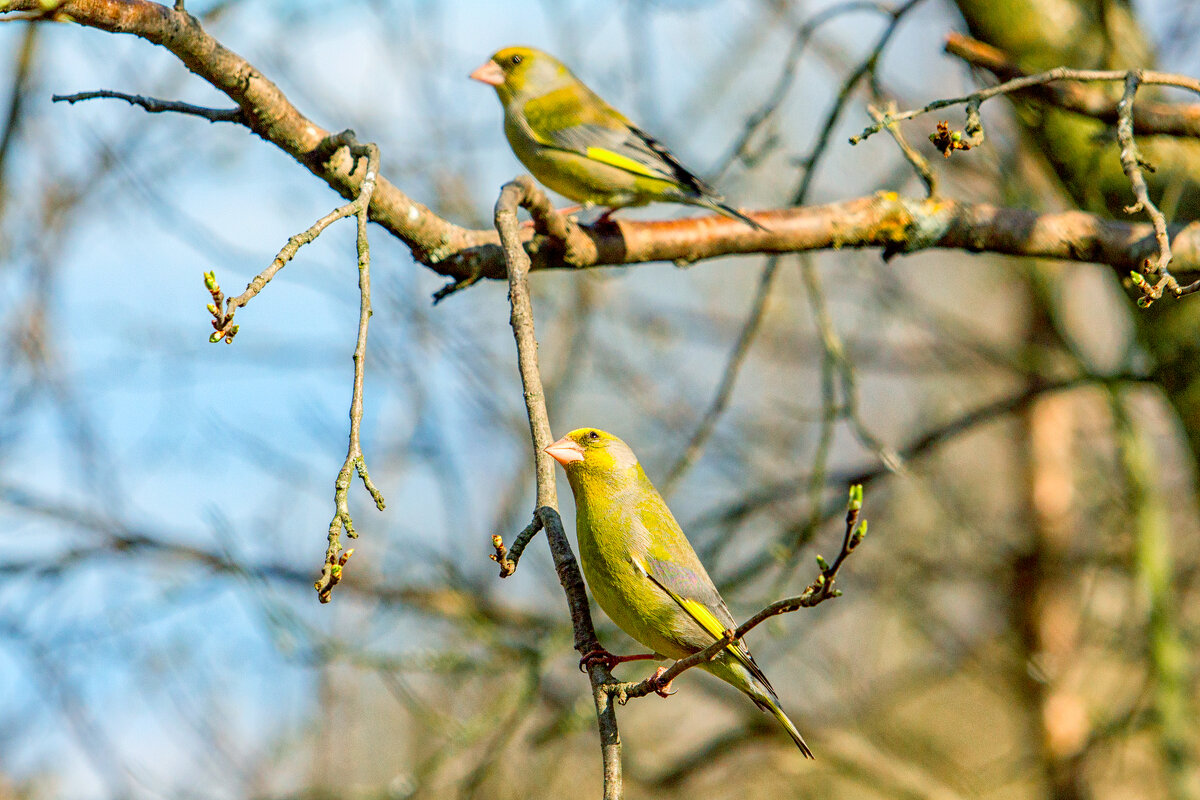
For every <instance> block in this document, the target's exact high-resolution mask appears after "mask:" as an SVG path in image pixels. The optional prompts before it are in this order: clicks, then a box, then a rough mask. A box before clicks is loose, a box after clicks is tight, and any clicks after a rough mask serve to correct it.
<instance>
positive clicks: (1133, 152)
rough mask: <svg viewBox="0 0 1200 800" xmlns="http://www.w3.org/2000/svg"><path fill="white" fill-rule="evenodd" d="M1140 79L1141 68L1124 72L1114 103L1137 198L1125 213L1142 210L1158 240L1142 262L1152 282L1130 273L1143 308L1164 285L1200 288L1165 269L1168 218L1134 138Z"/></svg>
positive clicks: (1124, 164)
mask: <svg viewBox="0 0 1200 800" xmlns="http://www.w3.org/2000/svg"><path fill="white" fill-rule="evenodd" d="M1141 83H1142V71H1141V70H1136V69H1135V70H1130V71H1129V73H1128V74H1127V75H1126V76H1125V91H1124V92H1122V94H1121V100H1120V102H1118V103H1117V141H1118V142H1119V143H1120V145H1121V169H1122V170H1124V172H1125V177H1127V178H1129V183H1130V185H1132V186H1133V195H1134V197H1136V198H1137V202H1135V203H1134V204H1133V205H1131V206H1126V207H1125V213H1126V214H1136V213H1137V212H1138V211H1143V210H1144V211H1145V212H1146V214H1147V215H1148V216H1149V217H1150V221H1151V222H1152V223H1153V224H1154V240H1155V242H1157V243H1158V258H1156V259H1153V260H1152V259H1149V258H1147V259H1146V260H1145V262H1144V263H1143V265H1142V273H1143V274H1144V275H1145V276H1146V277H1147V278H1150V279H1151V280H1154V283H1153V284H1150V283H1148V282H1147V281H1146V279H1145V278H1143V277H1142V275H1141V274H1138V273H1137V272H1134V273H1131V274H1132V276H1133V282H1134V285H1136V286H1137V287H1138V288H1139V289H1140V290H1141V291H1142V296H1141V297H1139V298H1138V305H1139V306H1141V307H1143V308H1146V307H1148V306H1149V305H1150V304H1151V303H1153V302H1154V301H1155V300H1157V299H1159V298H1160V297H1162V295H1163V290H1164V289H1165V290H1167V291H1170V292H1171V293H1172V294H1174V295H1175V296H1176V297H1179V296H1181V295H1184V294H1190V293H1191V292H1194V291H1196V290H1197V289H1200V281H1196V283H1194V284H1192V285H1191V286H1190V287H1183V286H1180V285H1179V282H1178V281H1176V280H1175V276H1174V275H1172V274H1171V272H1170V270H1169V269H1168V267H1169V266H1170V263H1171V241H1170V239H1169V238H1168V236H1167V218H1166V217H1164V216H1163V213H1162V212H1161V211H1159V210H1158V206H1156V205H1155V204H1154V201H1153V200H1151V199H1150V189H1149V187H1148V186H1146V176H1145V175H1143V174H1142V168H1143V167H1146V168H1149V169H1153V168H1152V167H1149V165H1148V164H1146V162H1145V160H1144V159H1143V158H1142V154H1141V153H1140V152H1139V151H1138V147H1137V143H1136V142H1135V141H1134V139H1133V99H1134V97H1135V96H1136V95H1137V90H1138V86H1140V85H1141ZM1155 279H1157V280H1155Z"/></svg>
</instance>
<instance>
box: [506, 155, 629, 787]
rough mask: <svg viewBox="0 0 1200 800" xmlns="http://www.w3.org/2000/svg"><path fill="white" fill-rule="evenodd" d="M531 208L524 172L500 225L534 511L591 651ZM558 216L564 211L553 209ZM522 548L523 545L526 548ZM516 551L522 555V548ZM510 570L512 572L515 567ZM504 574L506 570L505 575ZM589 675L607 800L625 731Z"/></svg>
mask: <svg viewBox="0 0 1200 800" xmlns="http://www.w3.org/2000/svg"><path fill="white" fill-rule="evenodd" d="M518 205H521V206H524V207H525V208H527V209H529V210H530V211H531V212H533V213H534V214H535V215H538V216H541V215H545V214H552V213H553V211H552V209H551V207H550V202H549V200H548V199H547V198H546V196H545V193H543V192H542V191H541V190H540V189H538V188H537V186H536V185H535V184H534V183H533V179H532V178H530V177H529V176H527V175H522V176H520V177H518V178H516V179H515V180H513V181H510V182H509V183H506V184H505V185H504V187H503V188H502V189H501V190H500V197H499V199H498V200H497V201H496V230H497V231H498V232H499V234H500V241H501V243H502V245H503V247H504V256H505V260H506V261H507V264H508V297H509V302H510V303H511V305H512V315H511V317H510V320H509V322H510V324H511V325H512V329H513V337H514V338H515V339H516V342H517V366H518V369H519V370H520V373H521V385H522V386H523V387H524V390H525V391H524V394H525V409H526V411H527V413H528V415H529V432H530V435H531V437H532V439H533V456H534V462H535V465H536V473H537V509H536V510H535V511H534V517H535V519H536V520H538V521H539V522H540V527H543V528H545V529H546V539H547V542H548V543H549V545H550V552H551V554H552V555H553V557H554V567H555V570H556V571H557V572H558V580H559V583H561V584H562V587H563V591H564V592H566V595H567V605H568V606H569V608H570V612H571V624H572V627H573V628H574V631H575V649H576V650H577V651H579V654H580V655H581V656H582V655H586V654H587V653H590V652H592V651H594V650H596V649H597V648H599V646H600V642H599V640H598V639H597V638H596V630H595V627H594V626H593V625H592V616H591V612H590V610H589V609H588V599H587V590H586V589H585V588H584V583H583V574H582V573H580V571H579V565H578V564H577V563H576V561H575V554H574V553H573V552H572V551H571V544H570V542H568V541H567V534H566V531H564V530H563V525H562V519H561V518H560V517H559V515H558V492H557V489H556V488H555V481H554V462H553V460H552V459H551V458H550V456H549V455H547V454H546V452H545V448H546V447H548V446H549V445H550V442H551V440H552V437H551V434H550V417H549V415H548V414H547V412H546V398H545V393H544V390H543V388H542V378H541V374H540V370H539V367H538V359H537V350H538V344H537V338H536V337H535V334H534V327H533V305H532V303H531V302H530V300H529V281H528V275H529V267H530V264H529V256H528V255H527V254H526V253H525V250H524V248H523V247H522V246H521V241H520V239H519V238H518V235H517V206H518ZM554 216H559V215H554ZM537 527H539V526H538V525H537V524H536V523H535V524H534V525H531V526H530V527H529V528H526V531H525V532H523V533H522V538H524V540H525V541H528V540H529V538H532V536H533V535H534V534H535V533H536V532H537ZM493 545H494V546H495V548H496V550H497V555H499V559H498V560H499V561H500V562H501V565H502V567H503V566H505V565H506V564H511V565H512V569H513V570H515V569H516V563H515V559H513V560H511V561H509V560H507V559H506V558H505V556H504V553H503V541H502V540H501V539H500V537H498V536H497V537H493ZM522 549H523V548H522ZM516 555H517V556H519V555H520V552H519V551H518V552H517V554H516ZM508 574H510V575H511V574H512V572H511V570H510V571H509V572H508ZM503 575H504V571H503V570H502V572H501V576H503ZM588 678H589V679H590V680H591V684H592V697H593V700H594V701H595V704H596V721H597V724H598V725H599V728H600V750H601V755H602V758H603V761H604V797H605V800H619V798H620V797H621V796H622V794H623V791H624V790H623V786H622V780H621V737H620V734H619V733H618V731H617V716H616V712H615V711H614V710H613V705H612V698H611V697H610V696H609V694H608V693H607V692H605V691H604V690H603V688H602V687H603V685H604V684H607V683H609V682H610V681H611V680H612V675H610V674H609V671H608V669H607V668H606V667H605V666H604V665H602V664H600V663H596V662H591V663H590V665H589V667H588Z"/></svg>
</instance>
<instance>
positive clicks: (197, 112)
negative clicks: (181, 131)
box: [50, 89, 246, 125]
mask: <svg viewBox="0 0 1200 800" xmlns="http://www.w3.org/2000/svg"><path fill="white" fill-rule="evenodd" d="M97 98H111V99H113V100H124V101H126V102H127V103H129V105H131V106H141V107H142V108H143V109H145V110H146V111H147V112H149V113H151V114H163V113H166V112H172V113H175V114H188V115H190V116H193V117H200V118H202V119H206V120H208V121H209V122H235V123H238V124H239V125H244V124H245V123H246V116H245V114H243V113H242V110H241V109H240V108H207V107H205V106H194V105H192V104H191V103H180V102H178V101H175V100H160V99H158V98H157V97H143V96H142V95H140V94H125V93H124V92H112V91H109V90H108V89H98V90H96V91H94V92H78V93H76V94H56V95H52V96H51V97H50V100H51V101H52V102H55V103H70V104H71V105H75V104H76V103H78V102H80V101H81V100H95V99H97Z"/></svg>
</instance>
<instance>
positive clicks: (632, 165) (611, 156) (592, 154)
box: [587, 147, 664, 180]
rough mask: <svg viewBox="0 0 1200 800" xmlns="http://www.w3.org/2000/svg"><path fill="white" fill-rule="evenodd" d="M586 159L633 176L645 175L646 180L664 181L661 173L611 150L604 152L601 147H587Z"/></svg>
mask: <svg viewBox="0 0 1200 800" xmlns="http://www.w3.org/2000/svg"><path fill="white" fill-rule="evenodd" d="M587 157H588V158H590V159H592V160H593V161H599V162H600V163H602V164H608V165H609V166H613V167H617V168H619V169H623V170H626V171H628V172H632V173H634V174H635V175H645V176H646V177H647V178H657V179H659V180H664V178H663V175H662V173H661V172H656V171H655V170H652V169H650V168H649V167H647V166H646V165H645V164H643V163H641V162H640V161H636V160H634V159H632V158H630V157H629V156H623V155H621V154H620V153H614V152H613V151H612V150H605V149H604V148H603V147H589V148H588V149H587Z"/></svg>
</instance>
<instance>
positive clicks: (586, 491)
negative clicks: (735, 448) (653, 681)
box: [545, 428, 813, 758]
mask: <svg viewBox="0 0 1200 800" xmlns="http://www.w3.org/2000/svg"><path fill="white" fill-rule="evenodd" d="M545 452H546V453H547V454H548V455H550V456H551V457H552V458H554V460H556V461H557V462H558V463H559V464H561V465H562V466H563V469H564V470H566V473H567V480H568V481H570V483H571V491H572V492H573V493H574V494H575V508H576V517H575V527H576V532H577V534H578V538H579V556H580V561H581V562H582V564H583V575H584V578H585V579H586V580H587V584H588V586H589V587H590V588H591V590H592V595H593V596H594V597H595V598H596V602H597V603H599V605H600V607H601V608H602V609H604V613H606V614H608V616H609V617H610V618H611V619H612V621H613V622H615V623H617V625H618V626H619V627H620V628H621V630H623V631H625V632H626V633H628V634H629V635H630V636H632V637H633V638H634V639H636V640H637V641H639V642H641V643H642V644H643V645H645V646H646V647H648V648H650V649H651V650H653V651H654V653H655V654H657V656H632V657H631V656H613V655H611V654H609V653H607V652H605V651H597V653H596V654H589V655H599V656H600V658H599V660H602V661H606V662H609V663H610V664H614V665H615V664H616V663H619V662H621V661H626V660H634V659H636V658H649V657H660V658H661V657H669V658H674V659H680V658H684V657H686V656H689V655H691V654H692V653H696V652H698V651H700V650H703V649H704V648H706V647H708V646H709V645H711V644H712V643H713V642H714V641H716V640H717V639H719V638H720V637H721V636H722V635H724V633H725V631H726V630H734V629H736V628H737V624H736V623H735V622H734V621H733V616H732V615H731V614H730V613H729V609H728V608H727V607H726V606H725V601H724V600H722V599H721V595H720V593H719V592H718V591H717V587H716V586H715V585H713V582H712V579H711V578H709V577H708V573H707V572H706V571H705V569H704V565H703V564H701V563H700V559H699V558H698V557H697V556H696V551H695V550H693V549H692V545H691V544H690V543H689V542H688V540H687V537H685V536H684V535H683V531H682V530H681V529H680V527H679V523H677V522H676V521H675V517H674V516H673V515H672V514H671V509H669V508H667V504H666V502H665V501H664V500H663V499H662V496H661V495H660V494H659V493H658V490H657V489H655V488H654V484H652V483H651V482H650V479H649V478H648V477H646V473H645V472H644V471H643V470H642V468H641V466H640V465H639V464H638V460H637V457H636V456H635V455H634V454H633V451H632V450H630V449H629V446H628V445H627V444H625V443H624V442H623V441H621V440H620V439H618V438H617V437H615V436H613V435H612V434H610V433H605V432H604V431H600V430H596V429H595V428H579V429H578V430H574V431H571V432H570V433H568V434H567V435H566V436H564V437H563V438H561V439H559V440H558V441H557V442H555V443H554V444H551V445H550V446H548V447H547V448H546V450H545ZM584 658H585V660H587V659H588V656H585V657H584ZM699 666H700V667H701V668H703V669H705V670H708V671H709V672H711V673H712V674H713V675H716V676H717V677H718V678H720V679H721V680H723V681H725V682H726V683H730V684H733V685H734V686H736V687H737V688H738V689H741V690H742V691H743V692H745V693H746V694H747V695H748V696H749V697H750V699H751V700H753V701H754V702H755V704H757V705H758V707H759V708H761V709H763V710H764V711H770V712H771V713H772V714H773V715H775V718H776V719H777V720H779V722H780V724H782V725H783V727H784V728H785V729H786V730H787V732H788V735H789V736H791V737H792V741H794V742H795V743H796V746H797V747H799V748H800V752H802V753H804V755H805V756H807V757H809V758H812V757H813V755H812V751H811V750H809V749H808V745H807V744H805V743H804V738H803V737H802V736H801V735H800V732H799V731H797V730H796V726H795V725H793V724H792V721H791V720H790V719H788V716H787V714H785V713H784V712H783V709H782V708H780V707H779V698H778V697H777V696H776V695H775V690H774V689H772V688H771V684H770V682H768V681H767V676H766V675H764V674H763V672H762V670H761V669H759V667H758V664H756V663H755V662H754V659H753V657H751V655H750V651H749V650H748V649H747V648H746V645H745V644H744V643H743V642H740V641H738V642H734V643H733V644H730V645H729V646H728V647H726V648H725V649H724V650H723V651H721V653H720V655H718V656H717V657H716V658H714V659H713V660H712V661H709V662H707V663H704V664H700V665H699ZM665 671H666V668H665V667H664V668H660V669H659V671H658V672H657V673H656V677H657V676H659V675H662V673H663V672H665ZM666 689H667V687H660V690H661V691H660V693H664V692H665V691H666Z"/></svg>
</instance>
